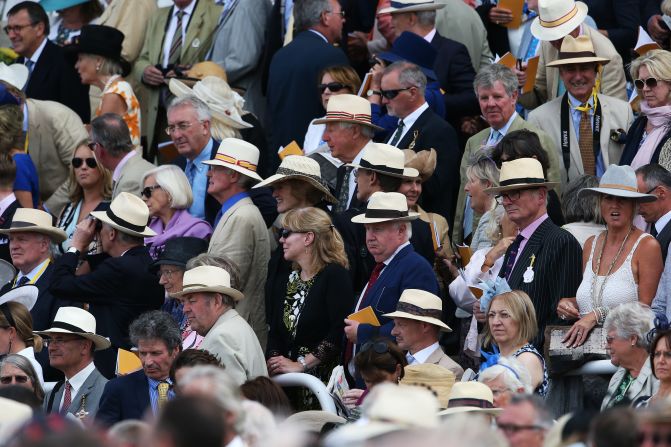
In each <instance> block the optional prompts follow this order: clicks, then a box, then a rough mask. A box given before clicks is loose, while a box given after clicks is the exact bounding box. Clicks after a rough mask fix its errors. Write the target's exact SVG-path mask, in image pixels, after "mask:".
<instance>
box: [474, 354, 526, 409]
mask: <svg viewBox="0 0 671 447" xmlns="http://www.w3.org/2000/svg"><path fill="white" fill-rule="evenodd" d="M478 382H482V383H484V384H485V385H487V386H488V387H489V389H491V390H492V395H493V396H494V406H495V407H496V408H505V406H506V405H508V402H510V398H511V397H512V396H513V395H515V394H528V393H531V392H533V389H532V385H531V376H530V375H529V371H528V370H527V368H526V367H525V366H524V365H523V364H522V363H521V362H520V361H518V360H517V359H515V358H513V357H499V360H498V361H497V362H496V363H495V364H494V365H491V366H489V367H488V368H487V369H485V370H483V371H480V373H479V374H478Z"/></svg>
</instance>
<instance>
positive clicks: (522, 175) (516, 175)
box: [485, 158, 559, 194]
mask: <svg viewBox="0 0 671 447" xmlns="http://www.w3.org/2000/svg"><path fill="white" fill-rule="evenodd" d="M558 184H559V183H557V182H546V181H545V177H544V175H543V166H542V165H541V162H540V161H538V160H536V159H535V158H518V159H517V160H512V161H506V162H504V163H503V164H502V165H501V172H500V174H499V186H497V187H494V188H487V189H485V192H486V193H490V194H491V193H497V192H502V191H511V190H514V189H526V188H540V187H541V186H544V187H547V188H554V187H555V186H557V185H558Z"/></svg>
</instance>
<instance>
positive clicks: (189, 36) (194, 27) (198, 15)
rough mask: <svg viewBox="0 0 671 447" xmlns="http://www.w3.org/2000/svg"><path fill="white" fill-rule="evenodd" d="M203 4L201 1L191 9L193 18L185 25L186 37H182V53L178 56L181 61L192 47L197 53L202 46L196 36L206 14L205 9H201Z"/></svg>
mask: <svg viewBox="0 0 671 447" xmlns="http://www.w3.org/2000/svg"><path fill="white" fill-rule="evenodd" d="M203 3H204V2H203V0H201V1H199V2H198V3H197V4H196V7H195V8H194V9H193V16H192V17H191V20H190V21H189V24H188V25H187V28H186V36H184V43H183V44H182V52H181V54H180V58H181V60H183V59H184V58H185V55H186V52H187V51H188V50H189V49H190V48H191V47H192V46H194V49H195V51H198V47H200V45H201V44H202V42H201V41H200V39H198V37H197V36H198V35H199V34H200V29H201V28H202V27H203V22H204V16H205V13H206V11H205V8H204V7H203V8H201V5H203Z"/></svg>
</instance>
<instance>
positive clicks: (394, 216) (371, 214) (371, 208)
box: [352, 191, 419, 224]
mask: <svg viewBox="0 0 671 447" xmlns="http://www.w3.org/2000/svg"><path fill="white" fill-rule="evenodd" d="M418 217H419V213H415V212H414V211H408V200H407V199H406V197H405V196H404V195H403V194H401V193H398V192H380V191H378V192H374V193H373V195H372V196H370V200H369V201H368V208H366V212H365V213H363V214H359V215H356V216H354V217H352V222H354V223H362V224H367V223H378V222H390V221H397V220H415V219H417V218H418Z"/></svg>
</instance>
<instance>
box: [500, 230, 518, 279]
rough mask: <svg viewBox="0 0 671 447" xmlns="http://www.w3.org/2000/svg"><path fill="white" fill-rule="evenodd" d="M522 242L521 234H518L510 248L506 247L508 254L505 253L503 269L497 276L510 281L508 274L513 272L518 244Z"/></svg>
mask: <svg viewBox="0 0 671 447" xmlns="http://www.w3.org/2000/svg"><path fill="white" fill-rule="evenodd" d="M523 240H524V236H522V234H521V233H520V234H518V235H517V237H516V238H515V240H514V241H513V243H512V244H510V247H508V252H507V253H506V254H507V256H508V258H507V260H506V263H505V265H504V266H503V269H502V270H501V272H500V273H499V276H501V277H502V278H506V279H510V274H511V273H512V272H513V267H514V266H515V260H516V259H517V252H518V251H519V250H520V244H521V243H522V241H523Z"/></svg>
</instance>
